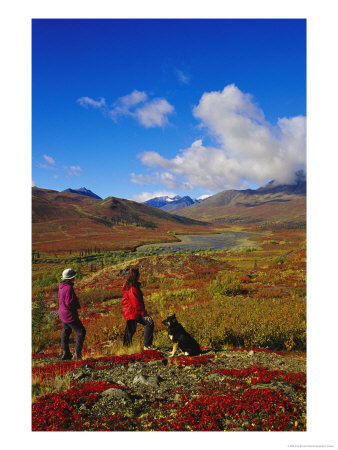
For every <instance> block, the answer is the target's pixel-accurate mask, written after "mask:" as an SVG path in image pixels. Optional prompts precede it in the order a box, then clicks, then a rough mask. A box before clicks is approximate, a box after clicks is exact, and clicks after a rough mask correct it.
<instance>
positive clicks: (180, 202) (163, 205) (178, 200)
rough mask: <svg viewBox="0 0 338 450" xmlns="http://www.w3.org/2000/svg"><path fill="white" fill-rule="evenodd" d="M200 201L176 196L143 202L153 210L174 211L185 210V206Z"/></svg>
mask: <svg viewBox="0 0 338 450" xmlns="http://www.w3.org/2000/svg"><path fill="white" fill-rule="evenodd" d="M199 201H200V200H198V199H192V198H191V197H189V196H188V195H186V196H185V197H180V196H179V195H176V196H175V197H168V196H164V197H155V198H151V199H150V200H147V201H146V202H144V204H146V205H150V206H154V207H155V208H159V209H162V210H163V211H175V210H176V209H181V208H186V207H187V206H190V205H194V204H195V203H199Z"/></svg>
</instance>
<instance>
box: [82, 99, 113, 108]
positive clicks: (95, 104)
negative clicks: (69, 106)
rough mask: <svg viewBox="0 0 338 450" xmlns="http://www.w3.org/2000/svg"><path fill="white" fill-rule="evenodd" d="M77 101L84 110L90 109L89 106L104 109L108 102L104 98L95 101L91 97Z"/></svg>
mask: <svg viewBox="0 0 338 450" xmlns="http://www.w3.org/2000/svg"><path fill="white" fill-rule="evenodd" d="M76 101H77V103H79V105H81V106H83V107H84V108H88V106H92V107H93V108H103V107H105V106H106V101H105V99H104V98H103V97H101V98H100V100H93V99H92V98H90V97H81V98H78V99H77V100H76Z"/></svg>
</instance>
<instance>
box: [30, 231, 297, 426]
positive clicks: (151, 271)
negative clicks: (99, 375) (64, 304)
mask: <svg viewBox="0 0 338 450" xmlns="http://www.w3.org/2000/svg"><path fill="white" fill-rule="evenodd" d="M252 241H253V242H254V244H253V245H252V247H249V248H244V249H237V250H233V249H232V250H227V249H223V250H217V251H212V250H204V251H202V250H198V249H197V250H195V251H189V252H183V251H179V252H177V251H175V252H173V251H168V252H165V251H164V252H162V253H161V254H154V252H151V253H150V254H142V255H140V254H137V253H135V252H133V251H102V250H100V249H99V248H88V249H82V250H81V251H77V252H69V254H68V255H66V254H63V255H62V257H58V256H52V255H51V254H50V253H48V254H47V253H46V254H44V252H43V251H40V250H39V252H34V253H33V264H32V267H33V282H32V285H33V309H32V318H33V327H32V339H33V429H36V430H86V429H88V430H221V429H227V430H228V429H234V428H236V427H237V425H235V424H233V423H232V422H229V423H228V425H227V426H225V425H224V420H225V418H226V417H227V418H229V417H230V418H231V417H232V418H233V417H234V415H235V416H236V415H237V416H240V417H242V418H243V417H244V416H246V417H247V419H246V423H248V425H247V426H245V427H244V429H246V430H292V429H295V430H301V429H303V430H304V429H306V428H305V427H306V425H305V420H304V418H300V417H299V411H298V410H297V405H295V404H291V403H290V401H289V400H287V399H286V398H284V397H283V395H282V394H281V393H280V392H279V391H278V390H277V391H271V389H270V390H269V389H265V390H264V389H261V392H259V389H255V390H248V385H250V386H252V385H253V384H255V383H256V384H257V383H264V382H267V381H266V380H267V379H268V380H271V379H274V380H279V382H280V383H282V382H285V380H286V379H287V376H289V378H288V382H290V383H291V382H292V383H293V386H294V387H295V389H296V390H297V392H304V389H305V388H304V386H305V374H304V373H298V374H295V373H294V374H293V375H292V374H291V375H290V374H289V375H287V374H286V373H284V372H281V371H280V372H278V373H277V371H275V372H273V371H271V370H270V371H269V370H267V369H264V368H263V367H261V366H250V367H249V368H246V369H245V370H246V372H245V373H244V371H243V370H244V369H242V372H240V371H239V369H238V371H237V372H236V371H232V372H231V373H230V372H224V370H226V369H222V368H219V369H217V370H218V372H217V371H216V372H217V373H218V374H221V375H223V376H226V377H227V378H226V379H227V380H228V381H227V390H226V391H224V389H225V387H224V386H225V385H223V387H222V386H221V385H220V384H217V383H215V386H214V388H213V389H211V388H206V387H205V386H204V387H203V385H201V386H200V390H199V391H198V394H196V393H194V394H193V396H191V395H190V394H189V395H188V394H187V393H186V392H184V391H180V392H177V393H178V394H179V395H180V396H181V398H182V401H181V403H180V404H179V406H178V407H177V405H176V406H175V408H174V406H173V405H171V404H169V403H163V402H162V403H161V402H157V407H156V405H155V406H154V413H153V415H149V414H148V415H147V416H146V417H144V418H143V419H142V417H141V414H139V415H138V416H137V417H136V416H133V414H129V415H121V414H115V415H114V414H113V415H112V414H110V415H106V416H101V417H100V418H98V417H96V418H95V421H94V419H92V420H90V419H88V415H87V416H86V414H85V413H84V412H83V411H82V412H81V411H80V410H79V405H80V404H81V405H83V404H84V405H85V407H86V408H87V409H88V408H89V409H90V408H94V406H93V405H95V402H96V401H97V400H98V398H99V397H100V395H101V393H102V392H104V391H106V390H107V389H110V388H112V387H115V388H116V389H120V390H126V389H127V387H125V386H121V385H116V386H115V385H112V384H111V383H109V382H108V381H102V380H101V381H95V382H94V381H92V382H88V383H86V382H80V381H79V380H77V381H76V380H71V377H69V374H70V373H71V372H72V371H73V370H75V369H77V368H79V367H82V366H84V365H86V364H87V365H88V364H89V365H91V366H92V367H93V368H94V370H102V371H103V370H104V368H105V367H111V365H112V364H121V365H124V366H125V367H127V366H128V364H131V363H135V362H136V361H143V362H144V361H148V360H150V359H152V360H155V361H156V360H159V361H160V360H163V359H165V356H164V355H163V353H161V351H159V352H156V351H155V352H152V351H151V352H142V351H141V349H142V348H143V344H142V342H143V327H141V326H139V327H138V329H137V332H136V334H135V337H134V345H133V347H132V348H130V349H128V350H127V351H126V349H124V348H123V347H122V341H123V333H124V327H125V324H124V321H123V318H122V307H121V296H122V292H121V287H122V284H123V281H124V277H125V275H124V269H125V268H126V267H130V266H132V267H134V266H138V267H139V269H140V275H141V278H140V282H141V284H142V290H143V293H144V298H145V303H146V307H147V310H148V312H149V314H150V315H151V316H152V317H153V319H154V322H155V332H154V345H156V346H157V347H159V348H160V349H163V348H168V349H169V348H170V341H169V339H168V335H167V332H166V330H165V329H164V327H163V325H162V323H161V322H162V320H163V319H164V318H166V317H167V316H168V315H170V314H173V313H175V314H176V316H177V318H178V320H179V322H180V323H182V325H183V326H184V328H185V329H186V330H187V331H188V332H189V333H190V334H192V335H193V336H194V338H195V339H196V340H197V341H198V342H199V343H200V345H201V347H202V348H204V349H212V350H213V351H215V352H224V351H231V350H233V349H255V351H257V352H258V351H260V352H276V353H277V354H278V352H284V353H285V354H290V355H298V354H301V355H304V354H305V351H306V246H305V230H304V229H303V228H298V229H297V228H283V227H280V228H278V229H273V230H272V231H270V232H269V233H267V232H265V233H264V234H263V233H262V234H261V235H260V236H258V237H255V238H253V239H252ZM65 267H72V268H74V269H75V270H77V272H78V276H77V278H76V283H75V291H76V293H77V294H78V297H79V300H80V303H81V310H80V317H81V320H82V322H83V324H84V325H85V327H86V329H87V336H86V340H85V347H84V349H83V354H84V360H83V361H78V362H62V363H61V362H59V361H57V359H56V357H57V355H58V353H59V352H60V334H61V323H60V321H59V319H58V316H57V309H58V299H57V287H58V283H59V280H60V276H61V273H62V270H63V269H64V268H65ZM71 345H72V344H71ZM215 355H217V353H215ZM213 357H214V355H206V356H201V357H196V358H195V360H194V364H195V365H196V364H197V365H198V364H200V365H201V366H202V365H205V364H209V362H210V360H211V359H212V358H213ZM215 357H216V356H215ZM175 361H176V362H175ZM171 364H178V365H179V364H181V365H183V366H186V365H189V364H192V363H191V359H189V358H184V357H183V358H182V357H180V358H179V357H178V358H175V359H174V361H171ZM222 370H223V372H222ZM229 370H230V369H229ZM211 371H212V369H210V373H211ZM290 377H291V378H292V377H293V378H292V381H290ZM243 379H245V380H246V384H245V386H244V385H243ZM248 380H250V381H248ZM264 380H265V381H264ZM230 391H231V395H230ZM263 391H264V392H263ZM265 391H266V392H265ZM121 395H122V394H121ZM259 395H261V396H259ZM185 396H186V397H185ZM234 396H235V397H236V399H235V400H234ZM263 398H264V401H263ZM81 399H82V400H81ZM80 400H81V401H80ZM234 401H235V403H236V405H237V408H238V410H237V411H236V412H234V410H233V407H232V406H231V405H233V402H234ZM81 402H82V403H81ZM257 402H258V403H260V405H261V406H260V407H261V408H265V409H266V414H267V416H269V417H270V419H269V420H270V422H269V420H268V419H266V420H265V419H264V420H263V419H261V418H260V419H257V417H256V416H255V415H254V411H253V409H254V406H253V405H256V406H257V404H258V403H257ZM155 403H156V402H155ZM55 405H57V410H58V415H57V416H56V418H55V420H54V419H53V420H54V421H53V420H52V418H51V417H52V410H53V408H54V407H55ZM257 407H258V406H257ZM276 408H277V409H278V408H279V409H280V410H279V412H278V414H277V412H276V411H277V410H276ZM216 410H217V411H219V413H218V415H219V414H221V415H222V414H223V415H222V418H219V417H218V416H217V415H215V414H214V416H215V417H214V416H213V415H212V413H211V412H212V411H216ZM159 411H160V412H159ZM280 411H283V414H281V413H280ZM216 416H217V417H218V418H217V417H216ZM272 416H273V417H275V420H273V419H272V418H271V417H272ZM197 417H199V419H200V420H197ZM244 419H245V417H244Z"/></svg>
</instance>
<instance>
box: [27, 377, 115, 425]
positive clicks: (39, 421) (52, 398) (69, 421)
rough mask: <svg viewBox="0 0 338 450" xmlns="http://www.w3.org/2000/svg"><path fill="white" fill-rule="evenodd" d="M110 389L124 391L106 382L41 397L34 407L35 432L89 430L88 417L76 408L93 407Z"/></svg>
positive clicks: (86, 384) (78, 386) (79, 386)
mask: <svg viewBox="0 0 338 450" xmlns="http://www.w3.org/2000/svg"><path fill="white" fill-rule="evenodd" d="M109 388H116V389H122V387H121V386H119V385H116V384H114V385H111V384H109V383H108V382H106V381H103V382H101V381H96V382H94V381H92V382H90V383H79V384H75V383H74V386H72V387H71V388H70V389H67V390H66V391H64V392H60V393H55V394H47V395H43V396H42V397H39V398H38V399H37V401H36V402H35V403H34V404H33V407H32V430H33V431H65V430H68V431H80V430H85V429H88V427H89V423H86V415H85V414H84V413H81V412H79V411H77V409H76V406H77V405H79V404H82V403H83V404H84V405H86V406H90V405H92V404H93V403H94V402H95V401H96V400H97V398H98V394H99V393H100V392H103V391H105V390H107V389H109Z"/></svg>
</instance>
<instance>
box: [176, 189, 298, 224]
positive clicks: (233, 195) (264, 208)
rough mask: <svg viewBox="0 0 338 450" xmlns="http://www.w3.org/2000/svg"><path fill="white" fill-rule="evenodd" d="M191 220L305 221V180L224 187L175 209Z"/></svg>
mask: <svg viewBox="0 0 338 450" xmlns="http://www.w3.org/2000/svg"><path fill="white" fill-rule="evenodd" d="M177 214H179V215H182V216H184V217H189V218H192V219H197V218H198V219H199V220H206V221H216V222H221V223H222V222H223V223H239V224H250V223H271V222H277V223H288V224H290V225H291V224H300V223H305V220H306V183H305V182H299V183H297V184H295V185H279V186H274V185H273V183H269V184H268V185H266V186H264V187H261V188H259V189H256V190H253V189H247V190H242V191H241V190H226V191H222V192H220V193H218V194H216V195H213V196H211V197H208V198H207V199H205V200H203V201H202V202H200V203H196V204H194V205H192V206H189V207H187V208H184V209H180V210H179V211H177Z"/></svg>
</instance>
